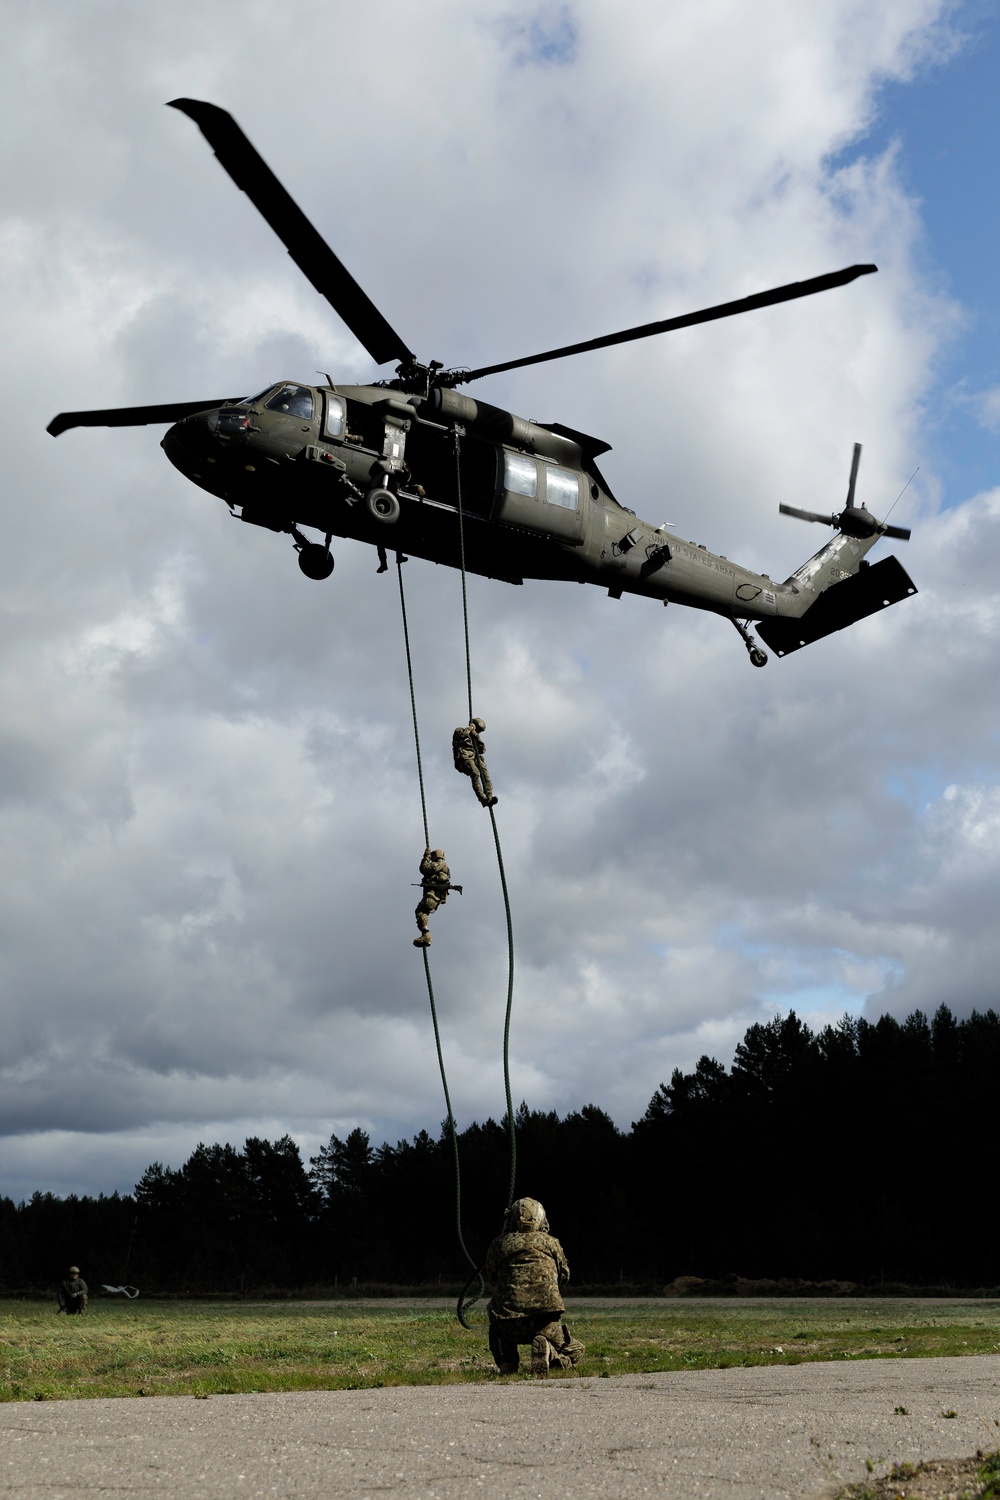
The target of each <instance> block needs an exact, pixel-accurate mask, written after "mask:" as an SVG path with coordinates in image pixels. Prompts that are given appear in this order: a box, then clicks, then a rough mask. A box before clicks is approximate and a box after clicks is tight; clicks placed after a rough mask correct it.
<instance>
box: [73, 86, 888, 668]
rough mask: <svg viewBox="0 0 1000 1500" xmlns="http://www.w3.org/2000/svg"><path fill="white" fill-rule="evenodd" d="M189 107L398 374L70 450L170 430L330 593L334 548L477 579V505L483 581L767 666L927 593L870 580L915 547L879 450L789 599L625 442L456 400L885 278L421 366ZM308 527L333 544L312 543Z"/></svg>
mask: <svg viewBox="0 0 1000 1500" xmlns="http://www.w3.org/2000/svg"><path fill="white" fill-rule="evenodd" d="M173 107H174V108H177V109H179V110H181V111H182V112H183V113H184V114H186V115H188V116H189V117H190V118H191V119H193V120H194V121H195V123H196V124H197V125H198V127H199V129H200V130H201V131H202V134H203V135H204V136H205V137H206V139H207V140H208V142H209V144H210V145H211V146H212V148H213V149H214V151H215V154H216V156H217V157H218V159H219V162H220V163H221V165H222V166H223V167H224V169H225V170H226V171H227V172H228V173H229V175H230V176H231V177H232V179H233V181H234V182H235V183H236V184H237V186H238V187H240V188H241V189H242V190H243V191H244V192H245V193H246V194H247V195H248V197H249V198H250V200H251V202H252V203H253V204H254V206H255V207H256V208H257V209H258V210H259V212H260V213H261V214H262V215H263V216H264V218H265V219H266V220H267V222H268V223H269V224H270V226H271V228H272V229H273V230H274V231H275V233H276V234H277V235H278V237H279V239H281V241H282V243H283V244H284V245H285V247H286V249H287V250H288V253H289V255H290V256H291V257H292V259H293V260H294V261H295V263H296V265H298V266H299V268H300V269H301V270H302V271H303V272H304V274H305V275H306V276H307V277H308V278H309V280H310V281H311V282H312V284H313V286H314V287H315V288H316V290H317V291H318V292H319V293H320V294H321V295H322V296H324V297H325V298H326V299H327V301H328V302H330V304H331V305H332V306H333V307H334V308H335V309H336V311H337V312H338V313H339V314H340V316H341V317H342V318H343V320H344V322H345V323H346V324H347V326H348V327H349V328H350V329H351V331H352V332H353V333H354V334H355V336H356V337H357V338H358V339H359V341H360V342H361V343H362V344H363V345H364V347H365V348H366V349H367V350H368V352H369V353H370V354H371V356H372V358H373V359H374V360H375V362H376V363H377V364H382V363H386V362H388V361H390V360H396V361H398V363H397V366H396V374H395V377H394V378H392V379H387V380H385V381H382V382H380V383H378V384H372V385H342V384H339V383H336V384H335V383H334V382H333V381H331V380H329V379H328V381H327V383H326V384H324V385H310V384H300V383H298V382H297V381H291V380H285V381H277V382H275V383H273V384H272V385H269V386H268V388H267V389H266V390H264V391H261V392H260V393H259V394H257V395H255V396H248V397H239V398H233V399H215V400H207V401H186V402H179V403H174V404H172V405H159V406H145V407H126V408H119V409H114V410H105V411H82V412H64V413H61V414H60V415H59V416H57V417H56V418H54V420H53V421H52V422H51V423H50V424H49V428H48V430H49V432H51V433H52V434H53V436H58V435H59V433H61V432H65V431H66V430H67V429H68V428H70V427H78V426H132V425H143V424H152V423H161V422H162V423H171V424H172V425H171V426H170V429H169V431H168V432H167V434H166V436H165V437H164V439H163V442H162V447H163V449H164V451H165V453H166V455H167V457H168V458H169V459H170V462H171V463H172V464H174V466H175V467H176V468H177V469H179V470H180V472H181V473H182V474H183V475H184V476H185V477H186V478H188V479H190V480H191V481H192V483H194V484H197V485H199V486H200V488H202V489H203V490H205V491H207V492H208V493H209V494H211V495H214V496H216V497H217V498H218V499H220V500H222V501H223V502H224V503H225V504H226V505H227V506H228V507H229V510H230V512H231V513H232V515H233V516H235V517H237V518H238V519H239V520H241V521H244V522H246V523H247V524H249V525H253V526H260V527H264V528H266V529H267V530H269V531H273V532H275V533H276V534H279V535H287V536H290V537H291V539H292V542H293V545H294V548H295V550H296V552H297V553H298V560H299V566H300V568H301V569H302V571H303V573H305V574H306V576H307V577H309V578H314V579H323V578H328V577H329V576H330V574H331V573H332V572H333V565H334V564H333V555H332V552H331V542H332V540H333V538H334V537H335V536H338V537H345V538H351V539H353V540H355V541H361V542H367V543H370V544H371V545H373V546H375V547H376V548H378V549H379V556H380V559H384V556H385V549H386V547H387V546H390V545H391V546H392V547H393V548H394V549H396V550H399V551H405V552H406V553H407V554H409V555H412V556H416V557H422V558H425V559H427V560H429V561H431V562H436V563H443V564H445V565H446V566H449V567H455V568H457V567H459V566H460V562H461V559H460V542H459V526H458V510H459V505H461V511H462V520H463V522H464V543H465V567H466V570H467V571H468V572H471V573H479V574H481V575H483V576H484V577H489V578H498V579H501V580H503V581H505V582H507V583H512V584H519V583H522V582H523V581H524V579H525V578H537V579H552V580H563V581H570V582H577V583H590V584H597V585H598V586H599V587H602V588H606V589H607V591H608V595H609V596H610V597H611V598H612V599H620V598H621V596H622V594H626V593H628V594H638V595H641V596H643V597H645V598H648V599H653V600H658V601H659V602H660V603H662V604H665V605H666V604H683V605H687V606H689V607H691V608H694V609H701V610H705V611H707V612H709V613H712V614H717V615H721V616H723V617H724V618H726V619H728V620H730V621H731V622H732V623H733V624H734V625H735V626H736V629H737V630H738V631H739V633H740V635H741V636H742V637H743V640H744V644H745V645H746V648H747V651H748V652H749V655H750V659H751V661H752V662H753V663H754V665H755V666H763V665H764V663H765V662H766V660H767V657H766V655H765V654H764V652H763V651H762V650H761V649H760V648H759V647H758V646H757V643H756V641H755V640H754V638H753V636H752V635H751V634H750V632H749V629H748V627H749V625H750V623H751V622H756V623H757V624H758V628H759V633H760V635H761V636H762V638H763V639H764V640H765V641H766V642H767V643H768V644H769V645H770V646H771V647H772V649H773V650H775V651H776V652H777V653H778V654H779V655H781V656H784V655H787V654H789V653H790V652H792V651H796V650H798V649H799V647H801V646H804V645H807V644H809V643H810V642H812V641H815V640H819V639H821V638H822V637H823V636H825V635H829V634H831V633H832V632H833V631H836V630H841V629H843V628H844V627H845V626H847V625H850V624H853V623H855V622H856V621H858V620H861V619H864V618H865V617H866V616H867V615H870V614H873V613H875V612H876V611H877V610H880V609H883V608H885V607H886V606H887V605H890V604H894V603H897V602H898V601H899V600H901V599H904V598H906V597H908V596H909V595H911V594H914V593H916V588H915V587H914V585H913V583H912V582H911V580H910V579H909V578H908V577H907V575H906V573H905V571H904V570H903V568H902V567H901V565H900V564H899V563H898V562H897V561H896V559H895V558H893V557H888V558H885V559H884V560H883V561H881V562H879V563H877V564H875V566H874V567H869V566H868V563H867V560H866V556H865V554H866V553H867V552H869V551H870V549H871V548H872V547H873V546H874V545H875V543H876V542H877V541H879V540H880V539H881V538H882V537H883V536H895V537H899V538H900V539H905V538H906V537H907V536H908V535H909V533H908V532H904V531H902V530H900V528H897V527H888V526H886V524H885V523H884V522H880V521H878V520H877V519H876V518H875V517H874V516H873V515H871V513H870V512H869V511H868V510H867V509H866V508H865V507H864V506H863V505H856V504H855V501H854V488H855V482H856V478H857V464H858V457H859V454H860V447H856V449H855V456H854V462H853V465H852V470H851V482H850V486H849V489H848V499H847V504H846V506H845V508H844V509H843V511H841V512H840V514H839V515H831V516H821V515H818V514H816V513H815V512H811V511H799V510H796V509H793V508H791V507H787V506H783V507H781V508H782V510H784V511H786V512H787V513H789V514H792V515H795V516H798V517H800V518H801V519H804V520H812V521H823V522H825V523H827V524H830V525H832V526H834V527H835V528H836V529H837V535H836V536H834V537H833V538H832V540H831V541H829V542H827V543H826V545H825V546H824V547H822V548H821V549H820V551H819V552H817V553H816V554H815V556H814V557H812V558H810V559H809V560H808V562H806V563H804V564H803V565H802V567H800V568H798V569H797V570H796V571H795V572H794V573H792V574H791V576H790V577H789V578H787V579H785V580H784V582H781V583H778V582H774V581H772V580H771V579H770V578H769V577H768V576H767V575H766V574H761V573H756V572H754V571H752V570H751V569H748V568H743V567H740V566H739V565H738V564H736V563H733V562H731V561H730V560H729V559H728V558H725V557H722V556H717V555H716V554H715V553H712V552H709V551H708V550H707V549H706V548H705V547H702V546H699V545H696V544H694V543H692V542H686V541H683V540H682V539H681V538H679V537H676V536H673V535H669V536H668V534H667V530H666V528H665V527H664V526H655V525H653V524H652V523H651V522H649V521H645V520H643V519H642V518H641V517H639V516H637V515H636V514H635V512H634V511H633V510H630V509H629V508H628V507H627V506H625V505H622V504H621V503H620V501H619V500H618V499H617V498H616V497H615V496H614V495H613V494H612V492H611V489H610V487H609V486H608V484H607V482H606V481H605V479H604V477H603V475H602V473H601V471H600V469H599V467H598V464H597V460H598V458H599V457H600V456H601V454H602V453H606V452H607V451H608V450H609V446H610V445H609V444H608V443H606V442H602V441H601V440H600V439H598V438H593V437H589V436H587V434H585V433H581V432H577V431H575V430H573V429H572V428H569V427H564V426H563V425H561V424H560V423H558V422H552V423H546V422H532V421H528V420H527V419H526V418H524V417H519V416H516V415H515V414H514V413H512V412H508V411H504V410H502V409H501V408H499V407H496V406H492V405H490V404H489V403H487V402H483V401H479V400H477V399H474V398H473V397H471V396H467V395H465V394H462V393H460V392H459V391H457V390H456V389H455V387H456V386H457V385H462V384H467V383H468V382H470V381H472V380H477V379H480V378H482V377H483V376H485V375H489V374H494V373H497V372H498V371H500V370H508V369H516V368H519V367H521V366H524V365H529V364H537V363H541V362H544V361H546V360H551V359H558V358H564V357H566V356H568V355H571V354H579V353H584V352H587V351H588V350H595V349H600V348H605V347H609V346H611V345H613V344H619V343H625V342H628V341H630V340H633V339H638V338H646V337H649V336H650V335H652V334H658V333H666V332H670V331H671V330H672V329H675V328H682V327H688V326H691V325H692V324H695V323H702V322H710V321H713V320H715V319H717V318H723V317H730V316H734V315H736V314H739V313H744V312H749V311H752V310H754V309H757V308H763V307H767V306H771V305H773V304H776V303H779V302H786V301H791V300H794V299H796V298H798V297H803V296H809V295H812V294H813V293H816V292H820V291H827V290H831V289H832V288H834V287H838V286H843V285H846V284H847V283H848V282H851V281H854V280H855V279H857V277H859V276H862V275H866V274H868V273H870V272H873V271H875V270H876V269H877V268H876V267H875V266H872V265H860V266H849V267H847V268H846V269H845V270H843V271H837V272H833V273H831V274H830V275H826V276H817V277H813V278H812V279H811V280H809V281H804V282H793V283H791V284H789V285H786V286H782V287H777V288H775V289H773V290H771V291H768V292H762V293H759V294H756V295H755V296H752V297H745V298H741V299H739V300H738V301H735V302H728V303H723V304H720V305H719V306H717V307H711V308H705V309H702V310H700V311H698V312H694V313H688V314H684V315H683V316H681V317H677V318H670V319H666V320H664V321H662V322H659V323H648V324H644V325H643V326H641V327H639V328H632V329H626V330H624V331H623V332H620V333H616V334H609V335H606V336H605V337H602V338H598V339H591V340H589V341H586V342H584V343H580V344H570V345H566V346H564V347H563V348H560V349H553V350H548V351H546V352H543V353H541V354H535V355H530V356H528V357H526V358H521V359H516V360H509V361H507V362H506V363H503V364H500V365H489V366H484V367H482V368H481V369H477V370H462V369H452V370H449V369H445V367H444V366H443V365H441V364H440V363H438V362H437V361H436V360H432V361H431V362H430V364H428V365H422V364H420V363H419V362H418V361H417V359H416V358H415V356H414V355H413V353H412V352H411V351H410V349H409V348H408V347H407V346H406V344H405V343H404V342H403V340H402V338H401V337H400V335H399V334H397V333H396V331H395V330H394V329H393V328H392V326H391V325H390V324H389V323H388V322H387V320H386V319H385V317H384V316H383V315H382V313H381V312H380V311H379V310H378V309H377V308H376V307H375V306H374V304H373V303H372V302H371V301H370V299H369V298H368V296H367V295H366V293H365V292H364V291H363V290H362V288H361V287H360V286H359V285H358V283H357V282H356V281H355V280H354V278H353V277H352V276H351V274H350V272H349V271H348V270H347V268H346V267H345V266H344V265H343V264H342V262H341V261H340V260H339V259H338V258H337V256H336V255H335V254H334V252H333V251H332V250H331V249H330V247H329V246H328V245H327V244H326V242H325V241H324V240H323V239H322V238H321V236H320V235H319V234H318V233H317V231H316V230H315V228H314V227H313V226H312V224H310V222H309V220H308V219H307V218H306V217H305V215H304V214H303V213H302V211H301V209H299V208H298V206H297V205H296V204H295V202H294V201H293V200H292V198H291V197H290V196H289V195H288V193H287V192H286V191H285V189H284V188H283V187H282V186H281V184H280V183H279V182H278V180H277V178H276V177H275V176H274V174H273V173H272V172H271V171H270V168H269V167H268V166H267V165H266V163H265V162H264V161H263V159H262V158H261V157H260V155H259V154H258V153H257V151H256V150H255V149H254V147H253V146H252V145H251V144H250V142H249V140H248V139H247V137H246V136H245V135H244V134H243V132H242V130H241V129H240V127H239V126H238V125H237V124H236V122H235V120H233V119H232V117H231V116H230V115H228V114H227V113H226V112H225V110H222V109H219V108H218V107H217V106H215V105H212V104H206V103H203V102H201V101H198V100H193V99H177V100H174V101H173ZM456 439H457V443H456ZM302 527H308V528H310V529H312V530H314V531H318V532H320V533H321V534H322V535H323V538H324V540H323V541H322V542H318V541H315V540H311V539H310V538H309V537H307V536H306V535H305V534H304V533H303V531H302V529H301V528H302ZM379 571H384V568H383V567H380V569H379Z"/></svg>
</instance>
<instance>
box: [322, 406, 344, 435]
mask: <svg viewBox="0 0 1000 1500" xmlns="http://www.w3.org/2000/svg"><path fill="white" fill-rule="evenodd" d="M346 415H347V413H346V409H345V407H344V402H343V400H342V399H341V397H340V396H327V398H326V435H327V437H332V438H339V437H343V436H344V423H345V420H346Z"/></svg>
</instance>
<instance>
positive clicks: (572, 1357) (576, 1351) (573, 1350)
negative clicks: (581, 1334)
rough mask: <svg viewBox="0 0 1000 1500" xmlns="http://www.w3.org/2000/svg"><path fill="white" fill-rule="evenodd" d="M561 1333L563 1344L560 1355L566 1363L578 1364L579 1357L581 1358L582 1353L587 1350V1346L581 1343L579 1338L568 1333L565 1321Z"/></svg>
mask: <svg viewBox="0 0 1000 1500" xmlns="http://www.w3.org/2000/svg"><path fill="white" fill-rule="evenodd" d="M562 1334H563V1345H562V1355H563V1358H564V1359H565V1360H566V1362H567V1363H568V1364H571V1365H578V1364H579V1363H580V1361H581V1359H582V1358H583V1356H584V1354H585V1353H586V1352H587V1346H586V1344H581V1343H580V1340H579V1339H575V1338H574V1337H573V1335H572V1334H571V1333H570V1331H569V1328H568V1327H567V1325H566V1324H565V1323H564V1324H563V1325H562ZM563 1368H565V1366H564V1367H563Z"/></svg>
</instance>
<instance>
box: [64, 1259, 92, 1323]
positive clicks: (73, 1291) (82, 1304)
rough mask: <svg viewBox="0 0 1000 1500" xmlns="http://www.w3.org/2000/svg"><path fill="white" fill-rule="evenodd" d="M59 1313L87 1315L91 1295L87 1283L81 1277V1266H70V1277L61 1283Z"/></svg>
mask: <svg viewBox="0 0 1000 1500" xmlns="http://www.w3.org/2000/svg"><path fill="white" fill-rule="evenodd" d="M57 1295H58V1298H59V1311H60V1312H61V1313H70V1314H72V1313H85V1312H86V1311H87V1303H88V1301H89V1300H90V1295H89V1292H88V1288H87V1283H86V1282H85V1281H84V1279H83V1277H82V1276H81V1275H80V1267H79V1266H70V1268H69V1276H68V1277H67V1278H66V1280H65V1281H61V1282H60V1283H59V1290H58V1293H57Z"/></svg>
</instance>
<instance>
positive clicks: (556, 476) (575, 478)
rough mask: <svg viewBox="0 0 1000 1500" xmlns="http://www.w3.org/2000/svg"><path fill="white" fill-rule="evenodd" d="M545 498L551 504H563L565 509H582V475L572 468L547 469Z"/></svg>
mask: <svg viewBox="0 0 1000 1500" xmlns="http://www.w3.org/2000/svg"><path fill="white" fill-rule="evenodd" d="M545 498H546V500H547V501H548V502H549V504H550V505H561V506H562V507H563V509H564V510H579V509H580V476H579V475H578V474H574V473H573V470H572V469H554V468H551V467H547V468H546V470H545Z"/></svg>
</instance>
